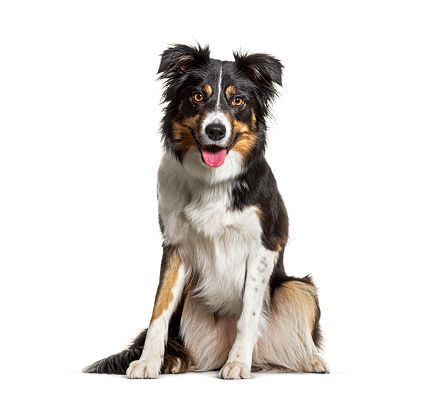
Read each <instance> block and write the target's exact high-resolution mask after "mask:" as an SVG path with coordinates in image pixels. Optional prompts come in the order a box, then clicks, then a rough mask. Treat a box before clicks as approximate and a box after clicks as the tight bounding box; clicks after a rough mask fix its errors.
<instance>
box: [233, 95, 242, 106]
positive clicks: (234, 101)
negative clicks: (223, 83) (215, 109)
mask: <svg viewBox="0 0 427 403" xmlns="http://www.w3.org/2000/svg"><path fill="white" fill-rule="evenodd" d="M242 104H243V99H242V98H239V97H236V98H234V99H233V105H235V106H240V105H242Z"/></svg>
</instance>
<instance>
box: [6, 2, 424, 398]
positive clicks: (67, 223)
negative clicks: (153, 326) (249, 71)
mask: <svg viewBox="0 0 427 403" xmlns="http://www.w3.org/2000/svg"><path fill="white" fill-rule="evenodd" d="M426 16H427V14H426V12H425V9H423V2H421V1H420V2H416V1H387V2H386V1H384V2H382V1H372V0H371V1H360V0H359V1H354V2H348V1H312V2H308V1H298V2H297V1H294V2H291V3H288V2H278V1H277V2H273V1H269V0H264V1H257V2H253V1H235V2H231V1H211V2H200V1H184V0H182V1H173V2H172V1H157V2H155V3H152V4H149V3H148V2H145V3H143V2H142V1H141V2H131V1H62V2H61V1H51V2H49V1H38V2H35V1H34V2H30V1H29V2H24V1H13V2H12V1H4V2H1V6H0V58H1V61H0V135H1V139H0V192H1V194H0V265H1V283H0V287H1V288H0V298H1V301H0V303H1V324H2V330H1V333H0V337H1V339H2V340H1V364H2V365H1V368H2V376H1V382H2V384H3V385H4V386H3V387H2V389H1V393H3V394H5V395H7V396H6V399H2V400H3V401H7V402H13V401H19V402H20V401H24V400H25V399H30V398H31V399H32V400H36V401H42V400H43V401H46V402H68V401H70V402H71V401H73V402H74V401H79V402H89V401H93V400H95V401H102V402H109V401H128V400H130V399H138V401H143V400H144V399H147V398H148V396H149V395H150V394H152V395H151V396H152V397H151V398H155V399H156V401H171V399H173V401H181V400H182V401H184V400H186V401H205V400H208V401H220V400H225V401H230V400H231V399H239V401H245V400H246V401H255V400H260V399H263V400H265V401H267V399H270V398H274V399H279V400H280V401H288V402H290V401H298V402H305V401H314V400H315V401H322V402H323V401H325V402H331V401H332V402H334V401H339V402H349V401H361V400H363V401H385V400H390V399H391V398H393V397H394V398H396V399H399V400H400V401H402V400H403V399H405V401H411V402H416V401H426V400H425V399H426V392H425V388H424V384H425V379H426V378H425V376H426V368H427V357H426V351H425V341H424V342H423V340H425V338H426V335H425V321H426V314H425V308H426V297H425V289H426V287H425V284H426V280H427V276H426V269H427V263H426V241H427V236H426V224H427V217H426V205H427V197H426V173H427V164H426V151H427V150H426V140H425V138H426V135H427V130H426V129H427V122H426V120H427V119H426V111H427V79H426V77H427V52H426V49H427V46H426V38H427V28H426V26H427V24H426ZM196 40H197V41H199V42H200V43H202V44H205V43H208V44H210V47H211V49H212V53H211V55H212V57H214V58H220V59H228V60H231V59H232V50H233V49H239V48H242V49H245V50H248V51H251V52H268V53H272V54H274V55H275V56H277V57H278V58H279V59H281V60H282V62H283V64H284V65H285V66H286V69H285V70H284V76H283V89H281V94H282V95H281V98H280V100H278V101H277V103H276V104H275V121H274V122H271V124H270V131H269V148H268V152H267V158H268V161H269V163H270V165H271V166H272V168H273V172H274V173H275V175H276V178H277V181H278V184H279V188H280V190H281V193H282V195H283V198H284V200H285V203H286V206H287V208H288V212H289V216H290V222H291V227H290V236H291V240H290V243H289V246H288V248H287V250H286V253H285V266H286V269H287V272H288V273H289V274H291V275H296V276H303V275H305V274H308V273H312V275H313V277H314V279H315V281H316V283H317V285H318V287H319V289H320V301H321V307H322V324H323V329H324V332H325V336H326V342H327V349H326V352H325V355H326V357H327V359H328V361H329V363H330V366H331V369H332V373H331V374H330V375H327V376H322V375H311V374H307V375H295V374H294V375H292V374H289V375H287V374H285V375H257V376H256V377H255V378H254V379H253V380H252V381H242V382H225V381H221V380H219V379H217V378H216V377H217V374H216V373H208V374H184V375H176V376H161V378H160V380H157V381H130V380H127V379H125V378H124V377H121V376H106V375H89V374H81V373H80V372H79V371H80V369H81V368H82V367H84V366H85V365H87V364H90V363H92V362H93V361H95V360H97V359H100V358H103V357H105V356H107V355H110V354H113V353H116V352H118V351H120V350H121V349H122V348H124V347H125V346H126V345H127V344H128V343H129V342H130V341H131V339H132V338H133V337H135V336H136V335H137V334H138V332H139V331H140V330H141V329H142V328H144V327H145V326H146V325H147V324H148V322H149V318H150V315H151V309H152V304H153V301H154V295H155V291H156V286H157V280H158V274H159V264H160V257H161V239H160V233H159V230H158V225H157V205H156V172H157V167H158V163H159V158H160V153H161V146H160V141H159V139H160V136H159V134H158V126H159V121H160V119H161V106H160V105H159V100H160V94H161V83H159V82H157V81H156V72H157V68H158V65H159V61H160V59H159V54H160V53H161V52H162V51H163V50H164V49H165V48H166V47H167V46H168V45H169V44H171V43H186V44H194V43H195V42H196Z"/></svg>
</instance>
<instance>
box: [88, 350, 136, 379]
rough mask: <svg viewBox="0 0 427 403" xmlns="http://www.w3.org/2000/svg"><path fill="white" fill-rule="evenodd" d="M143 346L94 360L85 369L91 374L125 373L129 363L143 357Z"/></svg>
mask: <svg viewBox="0 0 427 403" xmlns="http://www.w3.org/2000/svg"><path fill="white" fill-rule="evenodd" d="M141 353H142V348H128V349H127V350H123V351H122V352H121V353H118V354H114V355H110V356H109V357H107V358H104V359H103V360H99V361H96V362H94V363H93V364H91V365H89V366H87V367H86V368H84V369H83V372H87V373H90V374H118V375H125V374H126V370H127V369H128V367H129V364H130V363H131V362H132V361H135V360H138V359H139V358H140V357H141Z"/></svg>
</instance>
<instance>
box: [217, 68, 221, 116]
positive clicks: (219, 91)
mask: <svg viewBox="0 0 427 403" xmlns="http://www.w3.org/2000/svg"><path fill="white" fill-rule="evenodd" d="M221 82H222V66H221V67H220V70H219V80H218V97H217V100H216V110H217V111H219V103H220V101H221Z"/></svg>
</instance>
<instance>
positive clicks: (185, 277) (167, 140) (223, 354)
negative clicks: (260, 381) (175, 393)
mask: <svg viewBox="0 0 427 403" xmlns="http://www.w3.org/2000/svg"><path fill="white" fill-rule="evenodd" d="M233 55H234V61H233V62H231V61H220V60H216V59H212V58H211V57H210V50H209V47H202V46H200V45H196V46H187V45H174V46H171V47H169V48H168V49H166V50H165V51H164V52H163V54H162V55H161V62H160V67H159V71H158V74H160V76H159V79H162V80H164V84H165V87H164V94H163V101H164V103H165V105H166V106H165V109H164V112H165V114H164V117H163V120H162V125H161V129H162V130H161V132H162V141H163V145H164V153H163V157H162V160H161V163H160V168H159V171H158V205H159V211H158V213H159V224H160V229H161V232H162V236H163V257H162V262H161V268H160V281H159V285H158V289H157V293H156V298H155V303H154V308H153V313H152V317H151V321H150V325H149V327H148V329H146V330H144V331H143V332H142V333H141V334H140V335H139V336H138V337H137V338H136V339H135V341H134V342H133V343H132V344H131V345H130V346H129V348H127V349H125V350H124V351H122V352H121V353H119V354H116V355H112V356H110V357H108V358H105V359H103V360H100V361H97V362H95V363H94V364H92V365H90V366H88V367H86V368H85V369H84V372H88V373H107V374H126V375H127V377H128V378H158V377H159V374H161V373H183V372H187V371H213V370H220V372H219V377H220V378H223V379H245V378H250V377H251V372H257V371H260V372H315V373H327V372H329V369H328V366H327V364H326V362H325V360H324V359H323V358H322V356H321V355H319V352H320V351H321V349H322V334H321V330H320V326H319V319H320V308H319V302H318V296H317V289H316V286H315V285H314V283H313V281H312V279H311V277H310V276H306V277H304V278H295V277H291V276H288V275H287V274H286V273H285V269H284V266H283V253H284V249H285V246H286V243H287V239H288V215H287V212H286V208H285V205H284V203H283V201H282V198H281V196H280V194H279V191H278V189H277V184H276V181H275V178H274V176H273V173H272V171H271V169H270V167H269V165H268V164H267V162H266V159H265V148H266V130H267V126H266V120H267V117H268V115H269V112H270V109H271V103H272V101H273V100H274V98H275V97H276V96H277V95H278V91H277V86H281V85H282V69H283V66H282V64H281V62H280V61H279V60H278V59H276V58H275V57H273V56H271V55H268V54H263V53H256V54H248V53H243V52H241V51H239V52H234V53H233Z"/></svg>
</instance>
